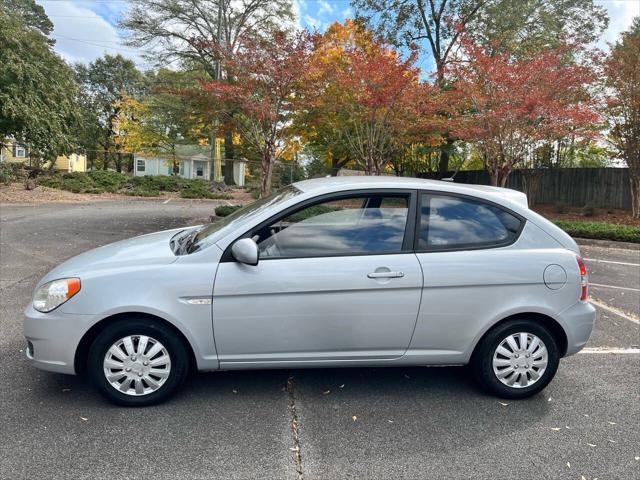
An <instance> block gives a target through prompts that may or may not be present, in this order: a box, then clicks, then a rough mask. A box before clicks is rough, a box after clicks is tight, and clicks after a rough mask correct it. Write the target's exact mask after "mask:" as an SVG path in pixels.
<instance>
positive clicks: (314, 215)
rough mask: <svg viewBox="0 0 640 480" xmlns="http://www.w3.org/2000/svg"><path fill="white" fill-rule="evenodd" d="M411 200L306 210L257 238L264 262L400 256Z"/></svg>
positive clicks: (351, 200)
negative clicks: (265, 259) (349, 256)
mask: <svg viewBox="0 0 640 480" xmlns="http://www.w3.org/2000/svg"><path fill="white" fill-rule="evenodd" d="M408 211H409V197H408V196H402V195H361V196H354V197H348V198H340V199H332V200H328V201H325V202H322V203H316V204H313V205H311V206H307V207H305V208H303V209H301V210H298V211H296V212H294V213H291V214H289V215H287V216H286V217H284V218H280V219H278V220H276V221H275V222H273V223H271V224H269V225H268V226H266V227H262V228H260V229H259V230H257V231H255V232H254V238H256V236H257V239H256V240H257V243H258V248H259V250H260V258H261V259H264V258H291V257H319V256H331V255H362V254H381V253H399V252H401V251H402V244H403V240H404V235H405V227H406V224H407V217H408Z"/></svg>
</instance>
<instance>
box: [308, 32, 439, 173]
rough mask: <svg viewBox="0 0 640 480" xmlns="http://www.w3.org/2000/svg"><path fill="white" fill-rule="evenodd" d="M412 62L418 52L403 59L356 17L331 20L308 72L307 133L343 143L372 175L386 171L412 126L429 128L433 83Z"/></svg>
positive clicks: (334, 143) (317, 137) (349, 154)
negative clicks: (340, 21)
mask: <svg viewBox="0 0 640 480" xmlns="http://www.w3.org/2000/svg"><path fill="white" fill-rule="evenodd" d="M414 62H415V54H411V55H410V56H409V57H408V58H407V59H402V58H401V57H400V56H399V55H398V53H397V52H396V51H395V50H393V49H392V48H391V47H390V46H389V45H388V44H385V43H384V42H382V41H381V40H377V39H374V37H373V34H372V33H371V32H369V31H366V30H364V29H362V28H360V27H359V26H357V25H356V24H355V23H353V22H350V21H348V20H347V21H346V22H345V23H344V24H338V23H336V24H334V25H332V26H331V27H330V28H329V29H328V30H327V32H326V33H325V34H324V35H323V36H322V38H320V39H319V41H318V45H317V48H316V50H315V52H314V56H313V63H312V68H311V69H310V72H309V75H308V76H307V82H308V83H309V84H311V85H313V87H312V88H310V89H308V91H307V99H306V104H305V109H304V110H303V112H304V113H303V116H302V118H303V124H305V126H306V128H307V130H311V132H312V133H311V135H308V136H310V137H313V136H315V137H316V142H318V140H320V141H324V142H328V143H330V144H333V145H338V146H340V147H341V148H344V150H345V151H346V155H345V156H346V158H349V159H351V160H353V161H354V162H356V163H357V164H359V165H360V166H361V167H362V168H363V169H364V171H365V172H366V173H367V174H368V175H372V174H376V175H379V174H380V173H382V172H383V170H384V169H385V167H386V164H387V163H388V162H389V160H390V158H391V157H392V156H393V155H394V154H395V152H396V151H397V150H398V149H399V148H403V145H404V143H405V139H406V138H405V137H406V136H407V135H409V134H410V133H411V132H412V130H419V131H420V132H421V133H422V134H424V133H425V132H426V131H428V128H426V119H429V118H430V116H431V115H432V114H430V113H429V112H427V109H425V108H424V107H425V106H426V105H427V104H428V103H429V100H430V97H429V93H428V90H429V86H428V85H426V84H421V83H420V82H419V77H418V70H417V69H416V68H415V67H414V66H413V64H414ZM328 148H332V149H334V148H335V147H328Z"/></svg>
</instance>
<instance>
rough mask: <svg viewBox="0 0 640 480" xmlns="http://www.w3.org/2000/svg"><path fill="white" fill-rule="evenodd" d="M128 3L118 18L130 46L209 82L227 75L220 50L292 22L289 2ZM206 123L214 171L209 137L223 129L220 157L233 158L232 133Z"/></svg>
mask: <svg viewBox="0 0 640 480" xmlns="http://www.w3.org/2000/svg"><path fill="white" fill-rule="evenodd" d="M132 4H133V5H132V6H131V8H130V9H129V11H128V13H127V16H126V17H125V19H124V21H123V22H122V26H123V27H124V28H126V29H127V30H129V32H130V33H131V36H130V38H129V42H128V43H129V44H130V45H133V46H136V47H150V51H149V54H148V55H147V56H148V57H149V58H153V59H155V60H157V61H158V63H159V64H161V65H163V66H165V65H170V64H172V63H173V62H175V61H178V62H180V63H181V64H182V65H183V66H184V67H193V66H196V67H197V68H198V69H200V70H201V71H203V72H205V73H206V76H207V77H208V78H207V79H208V80H214V81H221V80H223V79H225V78H230V77H229V75H225V66H224V58H222V57H221V56H220V52H221V51H223V50H224V51H226V52H229V53H231V52H235V51H236V50H237V49H239V48H240V45H241V43H242V42H243V41H245V40H247V39H256V40H257V39H259V38H262V39H265V38H266V39H268V38H269V37H270V35H271V32H273V31H275V30H278V29H281V28H283V27H284V25H285V24H286V23H287V22H289V23H292V22H293V13H292V8H291V0H238V1H236V0H234V1H231V0H134V1H133V2H132ZM211 121H212V127H211V128H209V130H210V133H211V135H212V137H211V138H210V144H211V147H212V149H211V156H212V170H213V172H218V171H219V170H220V159H219V158H217V157H216V156H215V135H216V134H217V133H218V132H219V130H222V131H224V132H225V156H226V157H227V158H233V155H234V154H233V148H234V144H233V141H232V134H233V133H232V131H231V129H230V128H219V127H220V123H221V119H219V118H212V119H211ZM227 165H228V167H229V168H228V169H227V174H226V177H227V178H233V168H232V167H233V164H232V162H228V163H227ZM216 180H219V179H218V178H216Z"/></svg>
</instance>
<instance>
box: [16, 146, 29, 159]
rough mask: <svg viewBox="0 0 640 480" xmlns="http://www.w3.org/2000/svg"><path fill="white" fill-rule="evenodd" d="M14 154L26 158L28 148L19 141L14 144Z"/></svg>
mask: <svg viewBox="0 0 640 480" xmlns="http://www.w3.org/2000/svg"><path fill="white" fill-rule="evenodd" d="M13 156H14V157H15V158H25V157H26V156H27V149H26V147H25V146H24V145H20V144H19V143H14V144H13Z"/></svg>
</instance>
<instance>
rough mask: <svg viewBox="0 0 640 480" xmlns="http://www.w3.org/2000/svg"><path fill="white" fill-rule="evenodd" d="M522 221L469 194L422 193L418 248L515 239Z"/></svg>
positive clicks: (472, 245) (501, 242) (485, 244)
mask: <svg viewBox="0 0 640 480" xmlns="http://www.w3.org/2000/svg"><path fill="white" fill-rule="evenodd" d="M521 223H522V221H521V220H520V219H519V218H518V217H516V216H515V215H512V214H511V213H509V212H507V211H506V210H504V209H502V208H500V207H497V206H495V205H492V204H489V203H486V202H483V201H480V200H474V199H470V198H466V197H457V196H449V195H431V194H425V195H422V197H421V200H420V226H419V237H418V249H419V250H439V249H448V248H465V247H468V248H482V247H488V246H494V245H495V246H499V245H506V244H509V243H512V242H514V241H515V239H516V237H517V236H518V232H519V231H520V227H521Z"/></svg>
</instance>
